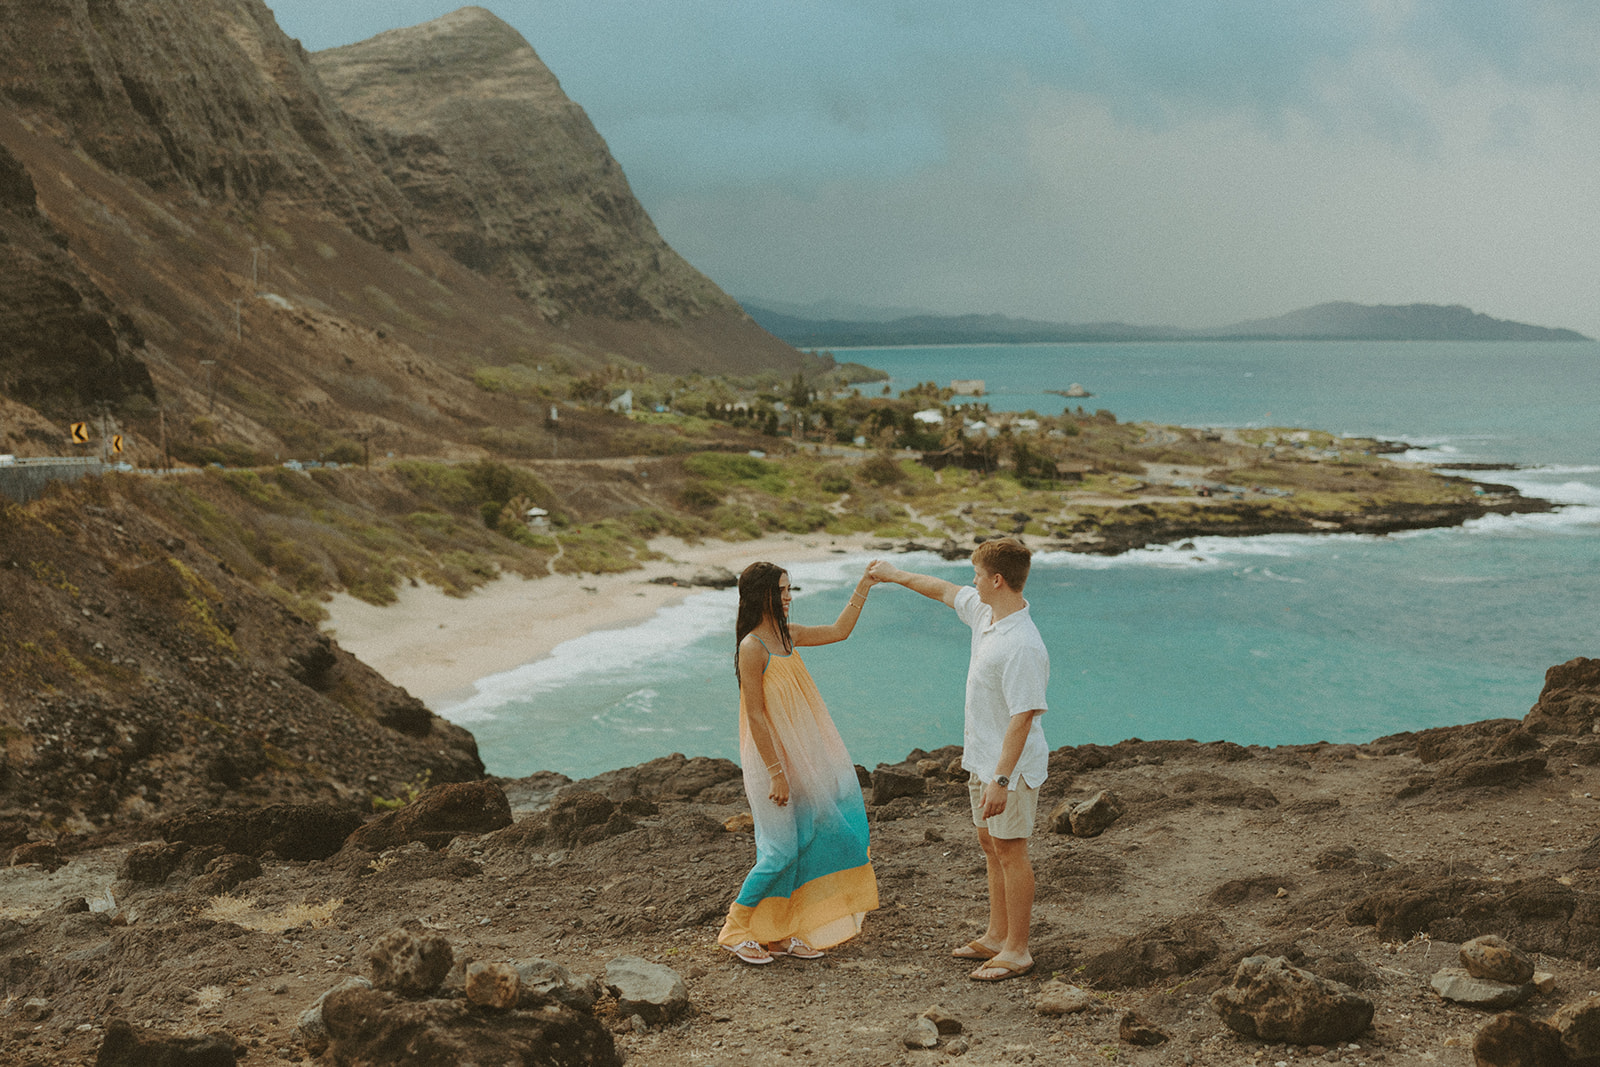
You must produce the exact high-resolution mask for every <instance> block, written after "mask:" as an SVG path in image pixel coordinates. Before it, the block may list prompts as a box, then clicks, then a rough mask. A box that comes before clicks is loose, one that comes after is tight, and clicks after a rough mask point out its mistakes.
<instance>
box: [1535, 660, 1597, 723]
mask: <svg viewBox="0 0 1600 1067" xmlns="http://www.w3.org/2000/svg"><path fill="white" fill-rule="evenodd" d="M1597 719H1600V659H1587V658H1585V657H1583V656H1578V657H1577V658H1575V659H1569V660H1567V662H1565V663H1559V664H1557V665H1556V666H1554V667H1551V668H1550V669H1549V670H1547V671H1545V672H1544V689H1542V690H1541V691H1540V693H1539V702H1538V703H1536V704H1535V705H1534V706H1533V707H1532V708H1531V709H1530V710H1529V711H1528V714H1527V716H1526V717H1525V718H1524V719H1523V722H1524V723H1526V724H1527V727H1528V729H1529V730H1531V731H1533V732H1534V733H1536V734H1587V733H1590V732H1592V731H1593V729H1594V725H1595V722H1596V720H1597Z"/></svg>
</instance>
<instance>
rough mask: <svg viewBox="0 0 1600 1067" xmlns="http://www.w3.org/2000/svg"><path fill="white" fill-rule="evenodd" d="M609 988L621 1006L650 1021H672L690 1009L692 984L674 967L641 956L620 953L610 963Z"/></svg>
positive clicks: (627, 1012) (622, 1009) (607, 965)
mask: <svg viewBox="0 0 1600 1067" xmlns="http://www.w3.org/2000/svg"><path fill="white" fill-rule="evenodd" d="M606 988H607V989H608V990H610V991H611V994H612V995H613V996H615V997H616V998H617V1010H618V1011H620V1012H622V1014H624V1015H638V1016H640V1017H641V1018H643V1019H644V1021H645V1022H647V1023H666V1022H671V1021H672V1020H673V1019H676V1018H677V1017H678V1016H680V1015H682V1014H683V1013H684V1012H686V1011H688V1010H689V987H688V986H686V985H684V982H683V979H682V978H680V977H679V976H678V972H677V971H674V970H673V969H672V968H671V967H665V966H663V965H661V964H659V963H651V962H650V961H649V960H645V959H640V958H639V957H638V956H618V957H617V958H616V959H614V960H612V961H611V962H610V963H608V964H606Z"/></svg>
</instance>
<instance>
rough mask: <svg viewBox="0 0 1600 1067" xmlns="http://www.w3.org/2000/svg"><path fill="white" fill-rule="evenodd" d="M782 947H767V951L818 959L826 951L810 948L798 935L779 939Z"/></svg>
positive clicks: (796, 957)
mask: <svg viewBox="0 0 1600 1067" xmlns="http://www.w3.org/2000/svg"><path fill="white" fill-rule="evenodd" d="M779 944H781V945H782V946H783V947H782V948H770V947H769V948H768V949H767V951H768V952H770V953H771V954H772V955H774V956H793V957H794V958H795V959H797V960H820V959H821V958H822V957H823V956H826V955H827V953H826V952H823V951H822V950H821V949H816V948H812V947H811V946H810V945H808V944H806V943H805V942H804V941H802V940H800V939H799V938H798V937H791V938H788V939H787V940H785V941H780V942H779Z"/></svg>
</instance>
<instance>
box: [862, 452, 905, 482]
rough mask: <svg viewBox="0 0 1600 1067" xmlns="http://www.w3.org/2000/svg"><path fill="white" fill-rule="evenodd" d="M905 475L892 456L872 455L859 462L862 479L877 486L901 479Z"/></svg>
mask: <svg viewBox="0 0 1600 1067" xmlns="http://www.w3.org/2000/svg"><path fill="white" fill-rule="evenodd" d="M905 476H906V472H905V471H904V470H903V469H901V467H900V464H899V462H898V461H897V460H895V458H894V457H893V456H873V457H872V458H871V459H869V460H867V461H866V462H865V463H863V464H861V478H862V480H863V481H866V482H868V483H869V484H871V485H875V486H878V487H879V488H882V487H883V486H885V485H892V484H894V483H895V482H899V481H903V480H904V479H905Z"/></svg>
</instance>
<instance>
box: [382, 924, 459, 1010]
mask: <svg viewBox="0 0 1600 1067" xmlns="http://www.w3.org/2000/svg"><path fill="white" fill-rule="evenodd" d="M454 963H455V951H454V950H453V949H452V948H451V947H450V942H449V941H447V940H445V939H444V938H443V937H442V936H440V935H439V934H432V933H425V934H415V933H412V932H411V931H409V930H390V931H389V932H388V933H386V934H384V935H383V936H382V937H380V938H378V940H377V941H375V942H373V945H372V948H371V950H370V951H368V953H367V965H368V967H369V968H370V969H371V971H372V984H373V985H375V986H377V987H378V988H379V989H385V990H389V991H391V992H395V993H399V994H400V995H401V996H405V997H425V996H427V995H428V994H429V993H432V992H433V991H434V990H435V989H438V988H439V986H440V984H442V983H443V982H444V980H445V977H446V976H448V975H449V973H450V967H451V965H452V964H454Z"/></svg>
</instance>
